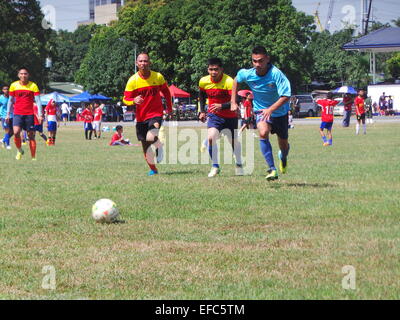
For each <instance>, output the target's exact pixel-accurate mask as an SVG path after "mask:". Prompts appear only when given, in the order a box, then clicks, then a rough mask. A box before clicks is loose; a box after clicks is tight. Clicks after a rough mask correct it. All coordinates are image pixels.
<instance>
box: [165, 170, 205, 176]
mask: <svg viewBox="0 0 400 320" xmlns="http://www.w3.org/2000/svg"><path fill="white" fill-rule="evenodd" d="M198 172H199V171H198V170H180V171H167V172H162V173H161V174H162V175H167V176H173V175H176V174H194V173H198Z"/></svg>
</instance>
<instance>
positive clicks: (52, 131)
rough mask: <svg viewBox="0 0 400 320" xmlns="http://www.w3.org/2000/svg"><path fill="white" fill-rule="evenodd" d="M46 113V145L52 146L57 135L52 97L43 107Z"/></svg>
mask: <svg viewBox="0 0 400 320" xmlns="http://www.w3.org/2000/svg"><path fill="white" fill-rule="evenodd" d="M44 110H45V112H46V115H47V131H48V132H49V140H48V143H47V145H48V146H54V145H55V144H56V135H57V125H58V124H57V105H56V103H55V101H54V100H53V99H51V100H50V101H49V103H48V104H47V106H46V108H45V109H44Z"/></svg>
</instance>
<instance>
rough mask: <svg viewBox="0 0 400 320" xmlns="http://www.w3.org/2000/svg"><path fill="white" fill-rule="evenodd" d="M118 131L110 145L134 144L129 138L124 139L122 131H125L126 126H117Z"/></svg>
mask: <svg viewBox="0 0 400 320" xmlns="http://www.w3.org/2000/svg"><path fill="white" fill-rule="evenodd" d="M115 130H116V131H117V132H116V133H114V135H113V136H112V138H111V141H110V146H131V145H132V144H131V143H130V142H129V139H124V136H123V135H122V133H123V132H124V128H123V127H122V126H120V125H118V126H116V127H115Z"/></svg>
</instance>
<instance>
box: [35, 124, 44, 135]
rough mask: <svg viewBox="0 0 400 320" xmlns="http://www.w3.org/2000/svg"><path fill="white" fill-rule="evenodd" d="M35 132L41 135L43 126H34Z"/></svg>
mask: <svg viewBox="0 0 400 320" xmlns="http://www.w3.org/2000/svg"><path fill="white" fill-rule="evenodd" d="M35 131H37V132H39V133H43V125H42V124H35Z"/></svg>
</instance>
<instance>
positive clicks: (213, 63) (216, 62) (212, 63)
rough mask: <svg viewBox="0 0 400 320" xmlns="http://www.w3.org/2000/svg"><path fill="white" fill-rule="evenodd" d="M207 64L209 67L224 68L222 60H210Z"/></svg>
mask: <svg viewBox="0 0 400 320" xmlns="http://www.w3.org/2000/svg"><path fill="white" fill-rule="evenodd" d="M207 63H208V65H209V66H218V67H221V68H222V60H221V59H220V58H210V59H208V61H207Z"/></svg>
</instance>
